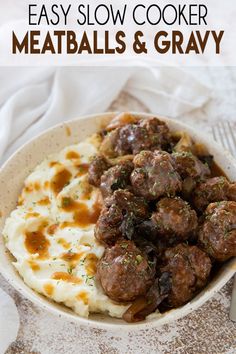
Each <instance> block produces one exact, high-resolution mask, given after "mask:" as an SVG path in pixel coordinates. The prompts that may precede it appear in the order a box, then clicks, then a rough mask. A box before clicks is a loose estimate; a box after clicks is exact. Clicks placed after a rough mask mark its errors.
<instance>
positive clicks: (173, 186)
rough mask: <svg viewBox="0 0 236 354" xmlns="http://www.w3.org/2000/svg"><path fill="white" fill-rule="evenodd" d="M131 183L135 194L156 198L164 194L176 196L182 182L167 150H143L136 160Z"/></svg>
mask: <svg viewBox="0 0 236 354" xmlns="http://www.w3.org/2000/svg"><path fill="white" fill-rule="evenodd" d="M133 162H134V171H133V172H132V174H131V177H130V179H131V184H132V186H133V190H134V191H135V194H137V195H141V196H143V197H144V198H146V199H149V200H155V199H157V198H159V197H162V196H174V195H175V194H176V193H177V192H179V191H180V190H181V187H182V183H181V178H180V175H179V174H178V172H176V171H175V162H174V160H173V158H172V157H171V155H170V154H169V153H168V152H165V151H154V152H151V151H142V152H141V153H140V154H138V155H136V156H135V158H134V160H133Z"/></svg>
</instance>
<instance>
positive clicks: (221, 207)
mask: <svg viewBox="0 0 236 354" xmlns="http://www.w3.org/2000/svg"><path fill="white" fill-rule="evenodd" d="M199 244H200V246H201V248H202V249H203V250H204V251H205V252H207V253H208V254H209V255H210V256H211V257H213V258H215V259H216V260H218V261H221V262H223V261H226V260H227V259H229V258H231V257H234V256H236V202H229V201H223V202H218V203H211V204H210V205H209V206H208V207H207V209H206V211H205V221H204V223H203V225H202V227H201V229H200V232H199Z"/></svg>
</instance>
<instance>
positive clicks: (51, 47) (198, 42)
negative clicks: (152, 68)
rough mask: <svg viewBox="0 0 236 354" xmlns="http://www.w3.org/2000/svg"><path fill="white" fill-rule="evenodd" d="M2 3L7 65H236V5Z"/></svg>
mask: <svg viewBox="0 0 236 354" xmlns="http://www.w3.org/2000/svg"><path fill="white" fill-rule="evenodd" d="M0 3H1V11H0V65H9V66H11V65H22V66H29V65H52V66H55V65H65V66H70V65H86V66H88V65H91V66H95V65H96V66H108V65H118V66H122V65H124V66H134V65H136V64H137V65H138V64H139V63H140V62H144V61H146V62H148V63H149V64H151V65H160V64H162V65H186V66H192V65H194V66H196V65H200V66H202V65H212V66H213V65H214V66H215V65H216V66H227V65H236V50H235V43H236V21H235V18H236V3H235V0H226V1H225V2H222V1H216V0H203V1H201V2H199V1H196V2H192V1H190V0H185V1H176V0H172V1H169V2H168V3H167V2H166V1H164V0H159V1H154V0H146V1H145V2H140V1H138V0H129V1H128V0H126V1H124V0H116V1H115V2H111V1H109V0H103V1H102V2H98V1H96V0H93V1H91V0H82V1H76V0H64V1H63V2H61V3H58V2H57V1H55V0H54V1H53V0H44V1H42V0H38V1H36V0H34V1H33V0H31V1H28V0H25V1H23V0H17V1H15V0H9V1H8V2H6V1H3V0H0Z"/></svg>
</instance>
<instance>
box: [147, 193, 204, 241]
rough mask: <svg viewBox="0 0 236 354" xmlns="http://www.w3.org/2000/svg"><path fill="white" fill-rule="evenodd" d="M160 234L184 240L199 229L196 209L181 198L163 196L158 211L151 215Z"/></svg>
mask: <svg viewBox="0 0 236 354" xmlns="http://www.w3.org/2000/svg"><path fill="white" fill-rule="evenodd" d="M151 219H152V221H153V222H154V224H155V225H156V226H157V230H158V235H161V236H162V237H164V238H167V239H168V240H169V241H174V242H175V241H184V240H186V239H188V238H189V236H192V235H193V234H194V233H195V232H196V229H197V226H198V219H197V214H196V212H195V210H193V209H191V207H190V206H189V204H188V203H187V202H185V201H184V200H183V199H181V198H177V197H176V198H163V199H161V200H160V201H159V202H158V203H157V211H156V212H155V213H153V214H152V217H151Z"/></svg>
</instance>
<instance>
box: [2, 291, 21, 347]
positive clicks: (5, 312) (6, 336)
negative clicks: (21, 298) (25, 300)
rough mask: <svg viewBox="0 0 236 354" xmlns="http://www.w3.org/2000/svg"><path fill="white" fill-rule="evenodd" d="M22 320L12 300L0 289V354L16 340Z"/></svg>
mask: <svg viewBox="0 0 236 354" xmlns="http://www.w3.org/2000/svg"><path fill="white" fill-rule="evenodd" d="M19 325H20V320H19V314H18V311H17V308H16V305H15V303H14V301H13V300H12V298H11V297H10V296H9V295H7V294H6V293H5V292H4V291H3V290H1V289H0V354H4V353H5V351H6V350H7V348H8V346H9V345H10V344H11V343H12V342H13V341H14V340H15V339H16V336H17V333H18V330H19Z"/></svg>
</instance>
